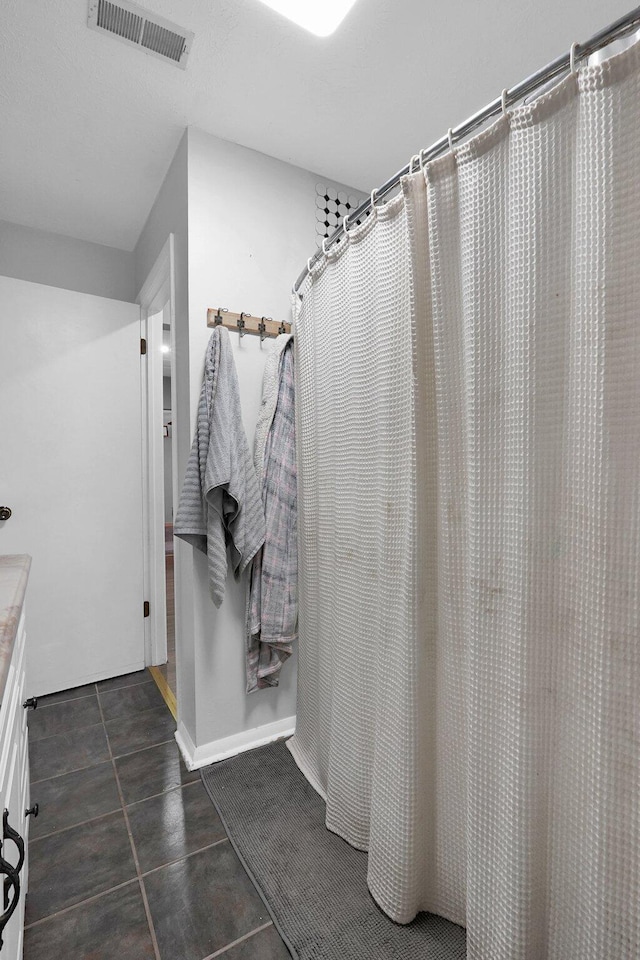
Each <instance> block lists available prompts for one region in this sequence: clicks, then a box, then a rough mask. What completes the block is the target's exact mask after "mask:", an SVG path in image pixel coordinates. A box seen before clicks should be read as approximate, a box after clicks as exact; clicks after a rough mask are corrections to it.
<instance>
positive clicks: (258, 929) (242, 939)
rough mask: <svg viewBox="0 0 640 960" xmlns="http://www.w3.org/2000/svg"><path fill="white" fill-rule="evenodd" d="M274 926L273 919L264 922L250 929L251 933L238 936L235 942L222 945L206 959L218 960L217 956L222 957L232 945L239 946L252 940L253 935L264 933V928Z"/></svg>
mask: <svg viewBox="0 0 640 960" xmlns="http://www.w3.org/2000/svg"><path fill="white" fill-rule="evenodd" d="M272 926H273V920H269V922H268V923H263V924H262V926H261V927H256V928H255V930H250V931H249V933H245V935H244V936H243V937H238V939H237V940H234V941H233V943H228V944H227V945H226V947H221V948H220V950H216V952H215V953H210V954H209V955H208V956H207V957H205V958H204V960H216V957H221V956H223V954H225V953H227V952H228V951H229V950H231V948H232V947H237V946H238V944H239V943H244V942H245V940H250V939H251V937H255V935H256V934H257V933H262V931H263V930H268V929H269V927H272Z"/></svg>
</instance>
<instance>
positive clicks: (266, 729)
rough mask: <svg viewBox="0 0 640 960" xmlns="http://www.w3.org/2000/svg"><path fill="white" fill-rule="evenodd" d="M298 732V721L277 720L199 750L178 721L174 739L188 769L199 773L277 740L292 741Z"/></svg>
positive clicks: (291, 719)
mask: <svg viewBox="0 0 640 960" xmlns="http://www.w3.org/2000/svg"><path fill="white" fill-rule="evenodd" d="M295 729H296V718H295V717H285V718H284V719H283V720H274V721H273V723H265V724H263V725H262V726H261V727H254V728H253V729H252V730H244V731H243V732H242V733H234V734H233V735H232V736H231V737H223V738H222V739H221V740H211V741H210V742H209V743H205V744H203V745H202V746H201V747H196V746H195V744H194V742H193V740H192V739H191V737H190V736H189V731H188V730H187V728H186V727H185V725H184V724H183V723H182V721H178V729H177V730H176V734H175V736H176V743H177V744H178V746H179V747H180V753H181V754H182V758H183V760H184V762H185V764H186V765H187V769H188V770H199V769H200V767H207V766H208V765H209V764H210V763H217V762H218V761H219V760H226V759H227V758H228V757H235V756H236V754H238V753H244V752H245V750H253V749H254V747H263V746H264V745H265V744H267V743H273V741H274V740H281V739H282V738H284V737H290V736H292V734H293V733H294V732H295Z"/></svg>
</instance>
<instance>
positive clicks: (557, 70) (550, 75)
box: [293, 7, 640, 293]
mask: <svg viewBox="0 0 640 960" xmlns="http://www.w3.org/2000/svg"><path fill="white" fill-rule="evenodd" d="M639 24H640V7H636V8H635V10H631V11H630V13H627V14H625V16H624V17H620V19H619V20H616V21H615V22H614V23H611V24H609V26H608V27H605V28H604V30H601V31H600V32H599V33H596V34H595V35H594V36H593V37H591V39H590V40H587V42H586V43H580V44H573V46H572V47H571V51H570V53H565V54H563V55H562V56H561V57H557V58H556V59H555V60H552V61H551V63H548V64H547V65H546V67H542V69H541V70H538V71H537V72H536V73H532V74H531V76H530V77H527V78H526V80H521V81H520V83H518V84H516V86H515V87H511V88H510V89H509V90H505V91H504V93H503V94H502V96H500V97H498V98H497V99H496V100H492V101H491V103H488V104H487V105H486V107H483V108H482V110H479V111H478V112H477V113H474V114H473V116H471V117H469V119H468V120H465V122H464V123H461V124H460V125H459V126H457V127H453V128H452V129H451V130H449V132H448V133H447V134H446V135H445V136H444V137H440V139H439V140H436V142H435V143H433V144H432V145H431V146H430V147H428V148H427V149H426V150H421V151H420V153H419V154H417V155H416V156H414V157H412V158H411V160H410V161H409V163H407V164H406V165H405V166H404V167H403V168H402V170H398V172H397V173H394V175H393V176H392V177H390V178H389V180H387V181H386V182H385V183H383V184H382V186H381V187H378V189H377V190H374V191H373V192H372V194H371V197H369V198H368V199H367V200H365V201H364V202H363V203H361V204H360V206H359V207H357V209H356V210H354V212H353V213H352V214H350V215H348V216H347V217H345V218H344V220H343V222H342V223H341V224H340V226H338V227H336V229H335V230H334V231H333V233H332V234H331V236H330V237H327V238H326V239H325V240H323V242H322V250H317V251H316V252H315V253H314V254H313V255H312V256H311V257H309V260H308V261H307V266H306V267H305V268H304V270H303V271H302V273H301V274H300V276H299V277H298V279H297V280H296V282H295V285H294V287H293V292H294V293H297V292H298V290H299V289H300V286H301V284H302V283H303V282H304V280H305V279H306V278H307V276H308V275H309V273H310V271H311V268H312V267H313V266H314V264H315V263H317V262H318V261H319V260H320V258H321V257H322V256H324V254H325V253H326V251H327V249H328V248H329V247H330V246H331V244H332V243H335V242H336V241H337V240H338V239H339V237H341V236H342V234H343V233H344V231H345V224H346V226H347V227H348V225H349V221H352V222H354V221H356V220H359V219H361V218H362V217H363V216H364V215H365V214H366V213H367V212H368V211H369V210H370V209H371V204H372V200H373V202H375V201H377V200H381V199H382V198H383V197H385V196H386V195H387V194H388V193H390V192H391V191H392V190H393V189H394V188H395V187H397V186H398V184H399V183H400V180H401V178H402V177H405V176H406V175H407V174H409V173H412V172H413V168H414V163H415V162H416V161H417V160H419V161H420V164H421V165H422V164H425V163H427V162H428V161H429V160H434V159H435V158H436V157H437V156H438V155H439V154H441V153H443V152H444V151H445V150H449V149H451V148H452V147H453V145H454V143H455V142H456V141H459V140H461V139H463V137H466V136H468V134H470V133H472V132H473V131H474V130H476V129H477V128H478V127H480V126H482V124H484V123H486V121H487V120H490V119H491V118H492V117H495V116H498V114H500V113H502V112H503V111H504V110H506V108H507V107H509V106H513V104H515V103H518V101H520V100H522V99H524V98H525V97H527V96H529V94H531V93H533V92H534V91H535V90H537V89H539V88H540V87H542V86H544V85H545V84H547V83H548V82H549V81H550V80H554V79H555V78H556V77H558V76H559V75H560V74H562V73H564V72H565V71H566V70H568V69H573V67H574V65H575V63H577V61H578V60H582V59H584V58H585V57H589V56H591V54H593V53H595V52H596V51H597V50H599V49H600V48H601V47H604V46H606V45H607V44H608V43H611V42H612V41H613V40H617V39H618V38H620V37H623V36H625V35H626V34H628V33H631V32H633V29H634V28H635V27H636V26H638V25H639Z"/></svg>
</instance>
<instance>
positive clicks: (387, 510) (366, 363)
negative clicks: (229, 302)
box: [290, 44, 640, 960]
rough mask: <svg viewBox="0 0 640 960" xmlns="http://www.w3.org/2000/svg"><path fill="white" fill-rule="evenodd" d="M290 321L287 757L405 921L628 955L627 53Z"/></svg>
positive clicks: (638, 595) (483, 937)
mask: <svg viewBox="0 0 640 960" xmlns="http://www.w3.org/2000/svg"><path fill="white" fill-rule="evenodd" d="M341 247H342V249H340V250H338V251H337V252H331V253H330V255H329V257H328V259H327V258H325V260H324V262H323V263H322V264H321V265H320V266H318V267H316V268H314V270H313V274H312V277H311V279H310V280H308V281H307V283H306V284H305V286H304V288H303V290H302V293H303V299H302V301H301V303H300V304H299V305H298V308H297V311H298V317H297V326H296V349H297V352H298V366H297V374H298V399H297V410H298V416H299V426H298V443H299V459H300V542H301V557H300V562H301V571H300V572H301V577H300V674H299V676H300V679H299V702H298V725H297V730H296V734H295V737H294V739H293V741H291V744H290V746H291V750H292V753H293V755H294V757H295V758H296V761H297V762H298V764H299V765H300V767H301V769H302V770H303V771H304V772H305V774H306V775H307V777H308V778H309V779H310V781H311V782H312V783H313V784H314V786H315V787H316V788H317V789H318V790H319V791H320V792H321V793H322V794H323V796H324V797H325V798H326V801H327V825H328V827H329V828H330V829H331V830H333V831H335V832H336V833H339V834H340V835H341V836H343V837H345V838H346V839H347V840H348V841H349V842H351V843H352V844H354V845H356V846H358V847H361V848H366V849H368V850H369V874H368V881H369V886H370V890H371V892H372V894H373V896H374V898H375V899H376V901H377V902H378V903H379V904H380V906H381V907H382V909H383V910H385V911H386V912H387V913H388V914H389V915H390V916H391V917H392V918H393V919H395V920H397V921H399V922H403V923H404V922H408V921H410V920H411V919H412V917H413V916H414V915H415V913H416V912H417V911H419V910H428V911H432V912H435V913H438V914H441V915H443V916H446V917H448V918H449V919H451V920H454V921H456V922H458V923H462V924H465V925H466V927H467V936H468V957H469V958H470V960H635V958H637V957H639V956H640V45H638V44H636V45H635V46H633V47H631V48H630V49H629V50H627V51H625V52H624V53H621V54H619V55H617V56H615V57H613V58H611V59H610V60H608V61H606V62H605V63H603V64H601V65H598V66H594V67H588V68H585V69H582V70H581V71H580V72H579V74H578V76H572V77H569V78H568V79H567V80H565V81H563V82H562V83H561V84H559V85H558V86H557V87H556V88H555V89H554V90H552V91H551V92H549V93H548V94H546V95H545V96H543V97H542V98H540V99H539V100H538V101H537V102H536V103H534V104H533V105H530V106H525V107H521V108H518V109H516V110H515V111H513V112H510V114H509V116H508V117H507V118H501V119H500V120H499V121H497V122H496V123H495V124H494V125H493V126H492V127H491V128H490V129H489V130H487V131H485V132H483V133H482V134H480V135H479V136H477V137H476V138H475V139H474V140H472V141H471V142H470V143H468V144H466V145H463V146H462V147H460V148H459V149H458V150H456V152H455V155H451V154H448V155H447V156H445V157H443V158H441V159H439V160H436V161H434V162H433V163H431V164H429V165H428V166H427V168H426V170H425V171H424V172H420V173H417V174H414V175H413V176H411V177H408V178H405V180H404V182H403V190H402V194H401V195H400V196H399V197H398V198H396V199H395V200H393V201H392V202H391V203H390V204H388V205H387V206H386V207H384V208H383V210H381V211H379V212H378V213H377V214H376V216H375V219H374V218H373V217H372V218H369V220H368V221H367V222H366V223H365V224H364V225H363V226H362V227H359V228H356V229H355V230H354V231H353V233H352V232H351V231H350V238H349V240H348V241H347V242H346V243H345V244H342V245H341Z"/></svg>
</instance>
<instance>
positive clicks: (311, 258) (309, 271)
mask: <svg viewBox="0 0 640 960" xmlns="http://www.w3.org/2000/svg"><path fill="white" fill-rule="evenodd" d="M312 260H313V257H309V259H308V260H307V272H308V273H311V261H312Z"/></svg>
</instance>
